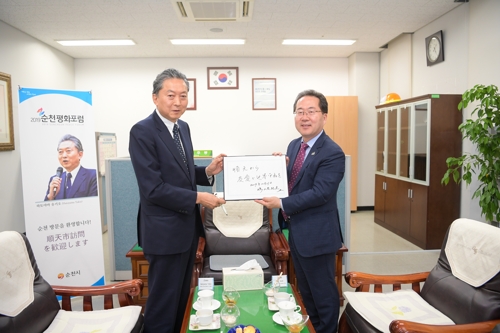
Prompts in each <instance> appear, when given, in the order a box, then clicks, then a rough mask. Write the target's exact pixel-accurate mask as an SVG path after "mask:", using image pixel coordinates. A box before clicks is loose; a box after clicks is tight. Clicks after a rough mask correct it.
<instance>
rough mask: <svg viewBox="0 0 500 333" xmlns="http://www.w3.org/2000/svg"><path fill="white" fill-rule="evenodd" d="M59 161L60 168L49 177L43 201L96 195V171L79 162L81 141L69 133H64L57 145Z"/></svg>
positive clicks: (81, 153) (81, 148)
mask: <svg viewBox="0 0 500 333" xmlns="http://www.w3.org/2000/svg"><path fill="white" fill-rule="evenodd" d="M57 152H58V158H59V163H61V165H62V167H63V168H64V170H62V168H59V169H61V170H58V171H60V173H59V174H58V175H54V176H52V177H50V180H49V186H48V189H47V193H46V194H45V199H44V200H45V201H48V200H60V199H69V198H82V197H94V196H97V173H96V170H95V169H86V168H84V167H83V166H81V164H80V160H81V159H82V157H83V146H82V142H81V141H80V140H79V139H78V138H77V137H75V136H73V135H71V134H66V135H65V136H63V137H62V138H61V140H60V141H59V145H58V146H57Z"/></svg>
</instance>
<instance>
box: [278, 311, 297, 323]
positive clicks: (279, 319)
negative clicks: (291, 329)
mask: <svg viewBox="0 0 500 333" xmlns="http://www.w3.org/2000/svg"><path fill="white" fill-rule="evenodd" d="M295 314H296V315H299V316H301V314H300V313H298V312H295ZM273 321H274V322H275V323H276V324H279V325H285V324H283V320H282V319H281V316H280V313H279V312H276V313H275V314H274V315H273Z"/></svg>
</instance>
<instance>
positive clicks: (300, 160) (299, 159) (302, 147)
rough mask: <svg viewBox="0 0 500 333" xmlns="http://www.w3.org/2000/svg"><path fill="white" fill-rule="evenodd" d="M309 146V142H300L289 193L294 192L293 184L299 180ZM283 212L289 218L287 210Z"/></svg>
mask: <svg viewBox="0 0 500 333" xmlns="http://www.w3.org/2000/svg"><path fill="white" fill-rule="evenodd" d="M307 148H309V145H308V144H307V143H304V142H302V143H301V144H300V150H299V153H298V154H297V158H296V159H295V162H294V163H293V167H292V174H291V175H290V179H289V180H288V195H290V193H292V189H293V185H294V184H295V181H296V180H297V177H298V175H299V172H300V169H301V168H302V164H304V158H305V157H306V150H307ZM281 212H282V213H283V217H284V218H285V220H287V219H288V216H287V215H286V213H285V211H284V210H282V211H281Z"/></svg>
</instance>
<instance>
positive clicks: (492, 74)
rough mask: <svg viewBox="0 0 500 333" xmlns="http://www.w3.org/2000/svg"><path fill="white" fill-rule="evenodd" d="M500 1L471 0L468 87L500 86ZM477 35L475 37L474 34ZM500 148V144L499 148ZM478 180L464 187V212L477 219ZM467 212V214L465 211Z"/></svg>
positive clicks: (478, 214)
mask: <svg viewBox="0 0 500 333" xmlns="http://www.w3.org/2000/svg"><path fill="white" fill-rule="evenodd" d="M498 13H500V1H498V0H471V2H470V15H469V20H468V23H469V31H468V33H469V36H471V37H470V38H469V39H468V42H469V44H468V47H467V50H466V51H465V52H466V53H467V54H468V59H467V63H466V67H465V68H466V69H464V70H462V72H465V73H467V75H466V77H467V78H468V79H467V88H468V89H469V88H472V87H473V86H474V85H476V84H483V85H490V84H494V85H496V86H499V87H500V62H499V61H498V54H499V53H500V34H499V31H500V20H499V19H498ZM472 36H473V37H472ZM472 110H473V108H471V107H468V108H467V109H466V110H465V115H466V117H468V118H470V113H471V111H472ZM463 149H464V151H467V152H471V151H473V150H474V149H473V148H472V147H471V145H470V143H469V142H465V143H464V148H463ZM499 149H500V148H499ZM477 186H478V184H477V182H472V183H471V185H470V186H469V188H466V189H463V190H462V212H463V213H464V214H462V215H464V216H468V217H470V218H473V219H480V220H484V218H481V217H480V216H481V210H480V209H479V204H478V203H477V199H474V200H473V201H472V200H471V198H472V193H474V191H475V190H476V188H477ZM465 213H466V214H465Z"/></svg>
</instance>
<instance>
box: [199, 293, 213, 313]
mask: <svg viewBox="0 0 500 333" xmlns="http://www.w3.org/2000/svg"><path fill="white" fill-rule="evenodd" d="M213 299H214V291H213V290H208V289H205V290H200V291H199V292H198V299H197V301H198V303H199V304H200V306H201V308H202V309H211V308H212V300H213Z"/></svg>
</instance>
